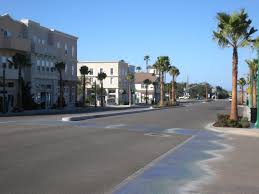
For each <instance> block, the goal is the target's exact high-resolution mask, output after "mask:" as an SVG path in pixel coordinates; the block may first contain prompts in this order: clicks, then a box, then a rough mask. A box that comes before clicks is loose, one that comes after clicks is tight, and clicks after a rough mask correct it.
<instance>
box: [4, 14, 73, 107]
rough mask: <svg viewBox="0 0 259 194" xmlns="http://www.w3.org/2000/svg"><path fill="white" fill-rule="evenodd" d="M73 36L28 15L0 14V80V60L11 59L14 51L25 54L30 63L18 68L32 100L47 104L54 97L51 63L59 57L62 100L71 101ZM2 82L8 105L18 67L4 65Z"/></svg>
mask: <svg viewBox="0 0 259 194" xmlns="http://www.w3.org/2000/svg"><path fill="white" fill-rule="evenodd" d="M77 39H78V38H77V37H75V36H72V35H69V34H66V33H63V32H59V31H57V30H54V29H49V28H46V27H43V26H41V25H40V24H39V23H37V22H34V21H31V20H28V19H22V20H20V21H17V20H14V19H12V18H11V17H10V16H9V15H8V14H6V15H2V16H0V80H2V73H1V72H2V63H7V59H9V60H11V58H12V56H14V55H15V54H16V53H24V54H27V55H28V56H29V57H30V61H31V65H30V66H28V67H27V68H23V69H22V77H23V79H24V80H25V81H26V82H30V83H31V93H32V94H33V98H34V101H35V102H36V103H38V104H43V105H44V107H46V108H47V107H50V106H52V105H53V104H55V103H56V101H57V98H58V94H59V84H58V82H59V76H58V72H57V70H56V69H55V63H56V62H61V61H62V62H64V63H65V64H66V68H65V71H64V72H63V80H64V97H65V101H66V104H68V105H74V104H75V101H76V80H77V77H76V75H77V73H76V71H77V68H76V65H77ZM6 82H7V86H6V89H7V94H6V96H7V102H8V107H9V108H11V107H12V106H15V104H16V101H17V99H16V92H17V89H16V88H17V84H18V70H17V69H16V68H15V67H9V66H8V65H7V68H6ZM0 90H2V88H1V89H0ZM0 98H1V99H0V103H3V94H1V93H0ZM0 108H1V107H0Z"/></svg>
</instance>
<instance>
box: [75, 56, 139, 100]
mask: <svg viewBox="0 0 259 194" xmlns="http://www.w3.org/2000/svg"><path fill="white" fill-rule="evenodd" d="M82 66H87V67H88V68H89V71H90V73H89V74H88V75H87V79H88V84H87V85H86V88H87V90H88V92H87V95H91V92H89V91H91V88H92V86H93V85H94V82H95V81H96V84H97V85H99V86H100V81H99V80H98V79H97V75H98V73H100V72H104V73H106V74H107V77H106V79H104V80H103V88H104V89H105V91H106V92H105V93H106V96H105V102H106V104H127V103H128V102H129V98H128V97H129V96H128V95H129V84H130V83H129V81H128V80H127V75H128V73H129V72H130V71H131V72H132V71H133V72H134V69H135V68H134V67H133V66H130V68H129V65H128V63H126V62H124V61H123V60H121V61H107V62H105V61H82V62H79V63H78V64H77V76H78V78H79V79H80V78H81V74H80V70H79V69H80V68H81V67H82ZM133 83H134V81H133ZM133 83H131V84H132V89H133V88H134V84H133ZM78 100H80V96H78Z"/></svg>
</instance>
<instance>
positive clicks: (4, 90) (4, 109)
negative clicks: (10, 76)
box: [2, 63, 6, 113]
mask: <svg viewBox="0 0 259 194" xmlns="http://www.w3.org/2000/svg"><path fill="white" fill-rule="evenodd" d="M2 67H3V113H6V100H5V92H6V89H5V68H6V63H3V64H2Z"/></svg>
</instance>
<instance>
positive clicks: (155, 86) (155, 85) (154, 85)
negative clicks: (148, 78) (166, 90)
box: [152, 80, 158, 104]
mask: <svg viewBox="0 0 259 194" xmlns="http://www.w3.org/2000/svg"><path fill="white" fill-rule="evenodd" d="M152 85H153V87H154V94H153V95H154V97H153V99H154V104H156V93H157V91H156V88H157V85H158V83H157V80H156V81H153V82H152Z"/></svg>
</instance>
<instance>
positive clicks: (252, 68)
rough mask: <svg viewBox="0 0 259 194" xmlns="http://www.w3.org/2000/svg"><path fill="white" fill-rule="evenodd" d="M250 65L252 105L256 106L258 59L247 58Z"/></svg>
mask: <svg viewBox="0 0 259 194" xmlns="http://www.w3.org/2000/svg"><path fill="white" fill-rule="evenodd" d="M245 62H246V63H247V64H248V67H249V75H250V95H251V107H253V108H256V93H257V92H256V85H257V84H256V80H257V71H258V69H257V68H258V66H257V63H258V60H257V59H252V60H249V59H247V60H245Z"/></svg>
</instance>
